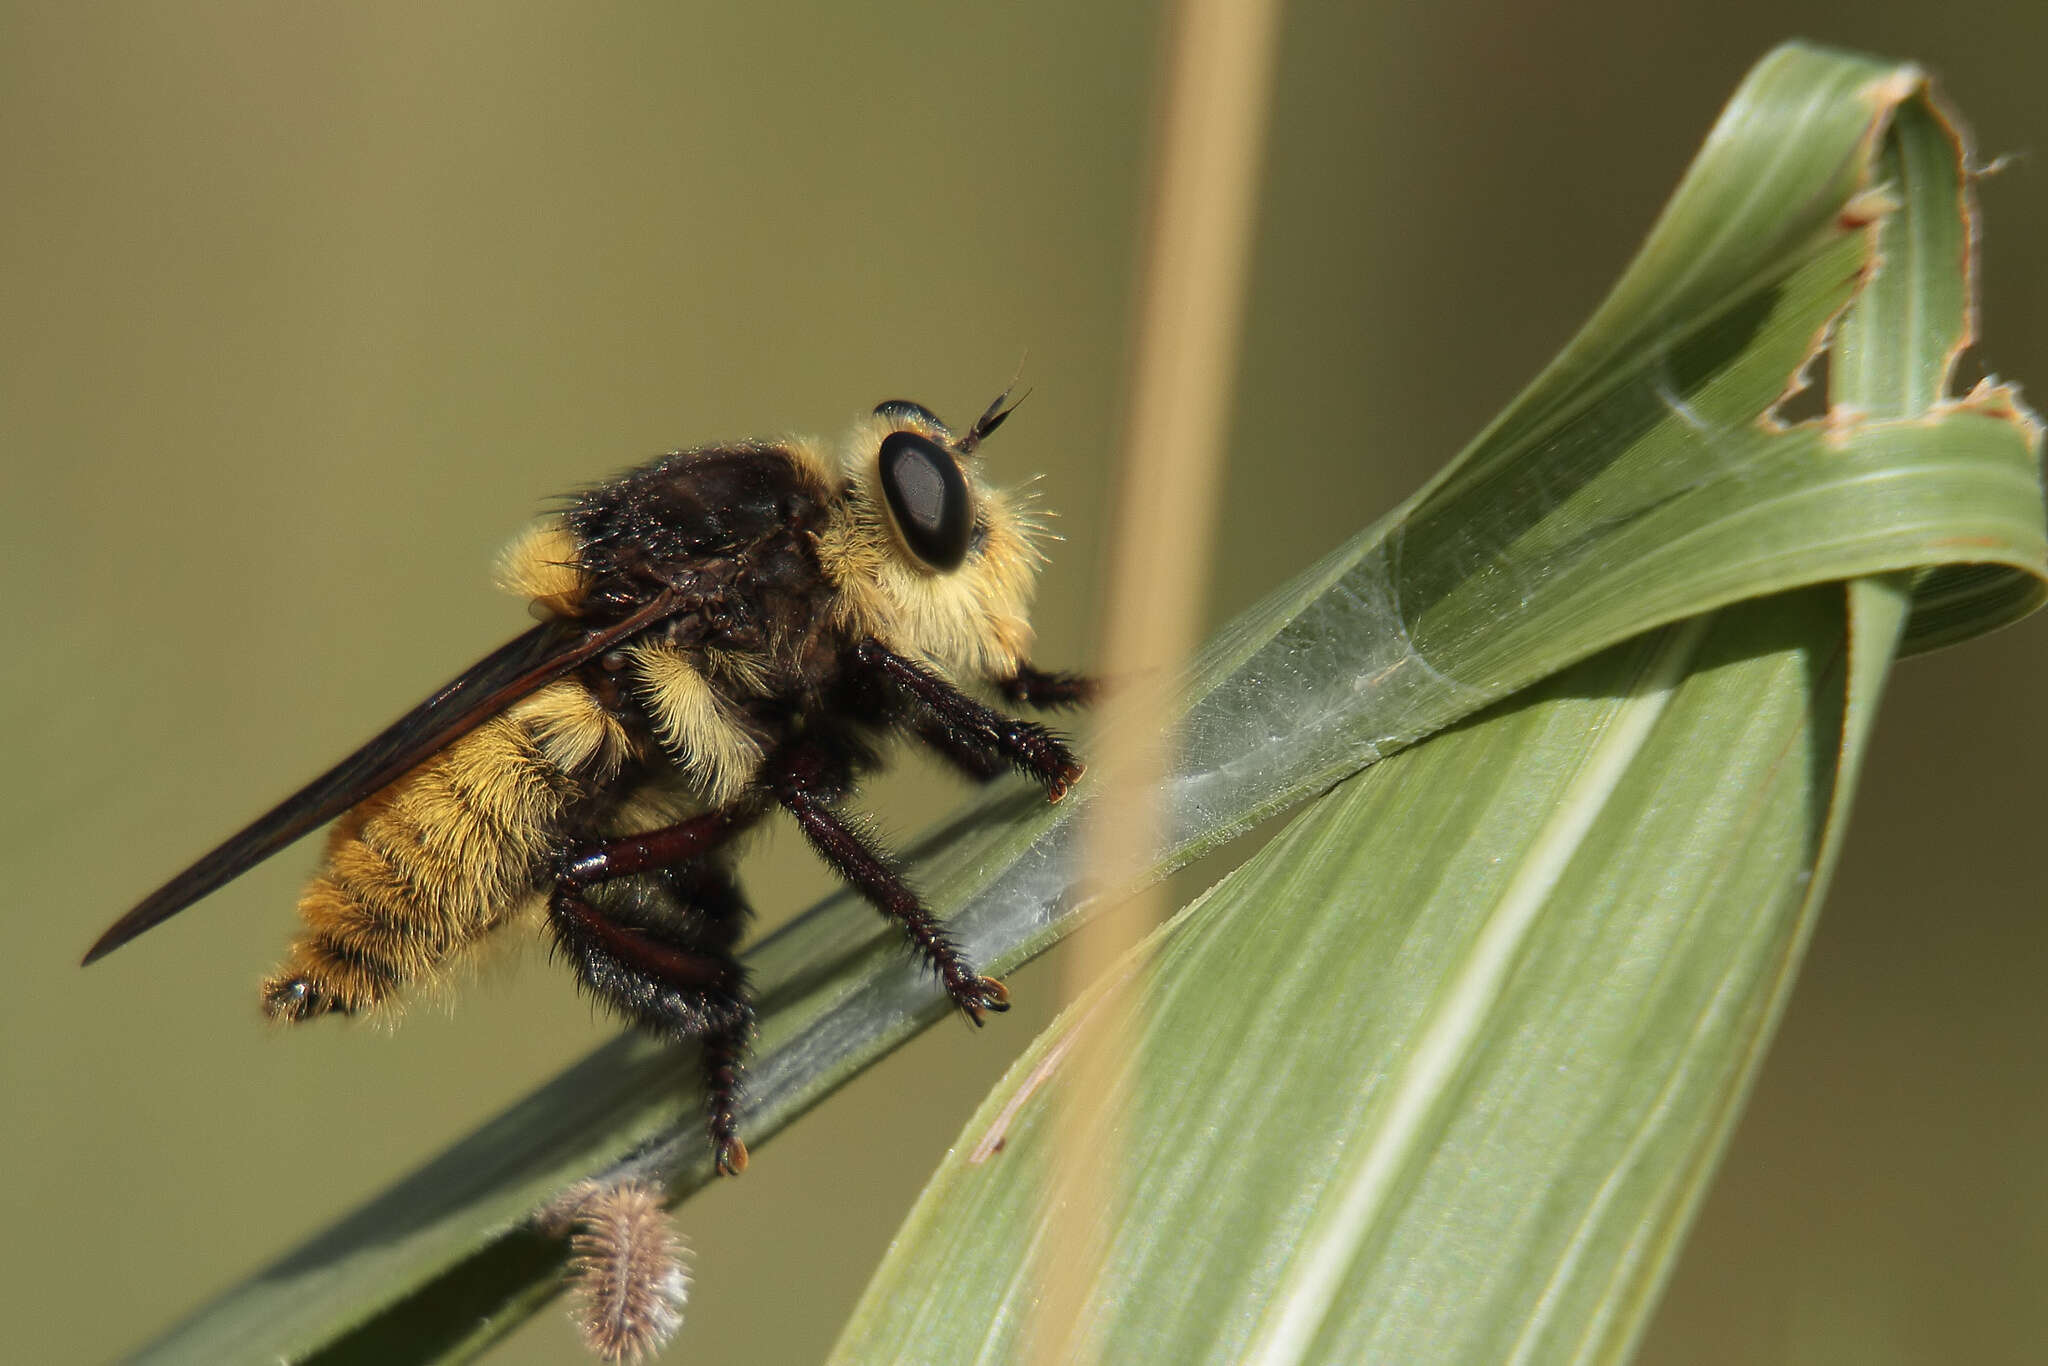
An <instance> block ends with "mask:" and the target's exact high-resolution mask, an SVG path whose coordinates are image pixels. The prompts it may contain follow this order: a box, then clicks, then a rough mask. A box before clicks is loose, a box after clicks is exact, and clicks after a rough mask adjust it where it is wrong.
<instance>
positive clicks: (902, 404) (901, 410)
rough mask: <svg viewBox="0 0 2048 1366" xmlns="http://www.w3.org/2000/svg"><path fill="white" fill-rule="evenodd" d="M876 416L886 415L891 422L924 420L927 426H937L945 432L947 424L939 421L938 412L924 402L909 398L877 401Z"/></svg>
mask: <svg viewBox="0 0 2048 1366" xmlns="http://www.w3.org/2000/svg"><path fill="white" fill-rule="evenodd" d="M875 416H876V417H886V418H888V419H889V420H890V421H891V422H903V421H906V420H909V421H916V422H922V423H924V424H926V425H927V426H930V427H935V428H937V429H938V430H939V431H942V432H943V431H945V430H946V424H945V423H943V422H941V421H939V417H938V414H936V413H934V412H933V411H932V410H931V409H929V408H927V407H925V406H924V405H923V404H922V403H912V402H911V401H910V400H909V399H907V398H892V399H888V400H885V401H884V402H881V403H877V404H876V405H875Z"/></svg>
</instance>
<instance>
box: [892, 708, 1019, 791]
mask: <svg viewBox="0 0 2048 1366" xmlns="http://www.w3.org/2000/svg"><path fill="white" fill-rule="evenodd" d="M910 733H911V734H913V735H915V736H916V737H917V738H918V739H919V740H921V741H923V742H924V744H925V746H926V748H928V749H930V750H931V751H932V752H933V753H935V754H937V755H938V756H939V757H940V758H941V759H944V760H945V761H946V762H947V763H949V764H951V765H952V766H953V767H955V768H957V769H959V770H960V771H961V772H962V773H964V774H966V775H967V776H968V777H969V778H972V779H973V780H974V781H975V782H977V783H985V782H989V781H991V780H993V779H996V778H1000V777H1001V776H1002V775H1003V774H1004V773H1005V772H1006V771H1007V770H1008V769H1009V767H1010V765H1009V762H1008V761H1007V760H1005V759H1004V758H1003V756H1002V755H1000V754H991V753H989V752H988V751H987V750H986V749H983V748H982V747H981V746H979V745H974V744H968V743H965V742H963V741H962V740H961V739H960V737H959V736H958V735H956V734H954V733H953V732H952V731H951V730H948V729H947V728H946V726H945V725H944V723H942V722H941V721H940V720H939V719H938V718H937V717H935V716H931V715H927V714H920V715H918V716H917V717H916V718H915V719H914V720H913V721H912V722H911V723H910Z"/></svg>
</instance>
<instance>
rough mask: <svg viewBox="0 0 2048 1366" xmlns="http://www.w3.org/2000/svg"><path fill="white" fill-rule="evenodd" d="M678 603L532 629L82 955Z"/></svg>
mask: <svg viewBox="0 0 2048 1366" xmlns="http://www.w3.org/2000/svg"><path fill="white" fill-rule="evenodd" d="M680 606H681V604H680V603H679V602H678V601H677V600H676V598H675V596H674V595H673V594H669V593H664V594H662V595H661V596H660V597H658V598H656V599H655V600H654V601H653V602H651V603H649V604H648V605H647V606H645V607H643V608H641V609H640V610H639V611H638V612H635V613H634V614H633V615H632V616H629V617H627V618H626V619H625V620H623V621H620V622H617V623H615V624H613V625H609V626H602V627H595V628H592V627H579V626H576V625H573V624H569V623H563V622H555V623H550V624H547V625H544V626H536V627H534V628H533V629H532V630H531V631H528V632H527V633H526V634H525V635H523V636H520V637H519V638H518V639H516V640H513V641H511V642H509V643H507V644H505V645H503V646H501V647H500V648H498V649H497V650H495V651H493V652H492V653H491V654H489V655H486V656H485V657H484V658H483V659H480V660H478V661H477V662H476V663H475V664H473V665H471V666H470V667H469V668H467V669H465V670H463V671H462V673H461V674H459V675H458V676H457V677H456V678H455V679H454V680H453V681H452V682H450V683H449V684H447V686H445V687H443V688H442V689H441V690H440V691H439V692H437V693H435V694H434V695H433V696H432V697H429V698H428V699H427V700H426V701H424V702H422V703H420V704H419V705H418V706H417V707H414V708H413V709H412V710H411V711H409V712H407V713H406V714H405V715H404V716H402V717H400V718H399V719H398V720H397V721H395V722H393V723H392V724H391V725H390V726H389V727H387V728H386V729H385V730H384V731H383V732H382V733H381V734H379V735H378V736H377V737H376V738H375V739H373V740H371V741H370V742H369V743H368V744H366V745H364V746H363V747H362V748H361V749H359V750H357V751H356V752H355V753H354V754H351V755H349V756H348V758H346V759H343V760H342V761H341V762H340V763H338V764H336V765H335V766H334V767H333V768H330V769H328V770H327V772H325V773H323V774H321V775H320V776H319V777H317V778H315V779H314V780H313V781H312V782H310V783H307V784H306V785H305V786H304V787H302V788H300V789H299V790H298V791H297V792H294V793H293V794H292V795H291V796H289V797H287V798H285V799H284V800H283V801H281V802H279V803H278V804H277V805H276V806H274V807H272V808H271V809H270V810H269V811H268V812H266V813H264V814H263V815H262V816H259V817H257V819H256V820H254V821H253V822H251V823H250V824H249V826H248V828H246V829H244V830H243V831H241V833H239V834H237V835H235V836H233V837H232V838H230V839H229V840H227V841H226V842H225V843H223V844H222V845H221V846H220V847H219V848H217V849H215V850H214V851H213V852H212V853H209V854H207V855H206V856H205V857H204V858H202V859H200V860H199V861H198V862H197V863H195V864H193V865H192V866H191V867H190V868H187V869H186V870H185V871H184V872H182V873H180V874H178V875H177V876H176V877H174V878H172V879H171V880H170V881H169V882H166V883H165V884H164V885H163V886H162V887H159V888H158V889H157V890H156V891H155V892H153V893H152V894H151V895H150V896H149V897H148V898H147V899H146V900H144V901H143V902H142V904H140V905H139V906H137V907H136V908H135V909H134V910H132V911H130V912H128V914H126V915H124V916H122V917H121V918H120V919H119V920H117V921H115V922H114V923H113V924H112V925H110V926H108V927H107V932H106V933H105V934H103V935H101V936H100V937H99V941H98V942H97V943H95V944H94V945H93V946H92V949H91V950H90V951H89V952H88V953H87V954H86V955H85V961H86V962H87V963H91V962H93V961H95V960H96V959H100V958H104V957H106V956H107V955H108V954H110V953H112V952H113V951H114V950H115V949H118V948H120V947H121V946H122V945H123V944H125V943H127V942H128V941H129V940H131V939H133V938H134V937H135V936H136V935H138V934H141V933H142V932H143V931H144V930H147V929H150V928H152V927H154V926H156V925H159V924H161V923H163V922H164V921H166V920H168V919H170V918H171V917H172V916H174V915H176V914H177V913H178V912H179V911H182V910H184V909H185V908H186V907H187V906H190V905H191V904H192V903H193V902H195V901H197V900H199V899H200V898H201V897H203V896H205V895H207V894H208V893H209V892H213V891H216V890H218V889H219V888H220V887H223V886H225V885H226V884H227V883H229V882H231V881H233V880H234V879H235V878H238V877H240V876H241V875H242V874H243V873H246V872H248V871H249V870H250V869H251V868H254V867H255V866H256V865H257V864H259V863H261V862H262V861H263V860H264V859H267V858H269V857H270V856H271V855H272V854H274V853H276V852H277V851H278V850H280V849H282V848H284V847H285V846H286V845H287V844H290V843H291V842H292V841H293V840H295V839H297V838H299V836H301V835H303V834H305V833H306V832H307V831H309V830H312V829H314V828H315V827H317V826H320V825H324V824H325V823H327V822H328V821H330V820H332V819H334V818H335V817H336V816H338V815H340V814H341V813H342V812H344V811H346V810H348V809H349V808H350V807H352V806H354V805H355V804H356V803H357V802H360V801H361V800H363V798H365V797H367V796H369V795H370V794H371V793H373V792H375V791H377V790H378V789H379V788H381V787H384V786H385V785H386V784H388V783H390V782H391V781H392V779H394V778H397V777H398V776H399V775H401V774H403V773H405V772H406V771H407V770H409V769H411V768H413V767H415V766H416V765H418V764H419V763H420V762H421V761H423V760H425V759H427V758H429V757H431V756H432V755H433V754H435V753H436V752H437V751H439V750H441V749H442V748H444V747H445V746H447V745H448V743H449V742H450V741H452V740H454V739H456V738H457V737H458V736H460V735H462V734H463V733H464V732H466V731H469V730H472V729H474V728H475V727H477V726H478V725H480V724H482V723H483V722H484V721H487V720H489V719H490V718H491V717H492V716H494V715H496V714H497V713H498V712H501V711H503V710H504V709H505V708H506V707H508V706H510V705H511V704H512V703H513V702H515V701H517V700H518V699H520V698H521V697H524V696H525V695H526V694H528V693H530V692H533V691H534V690H535V689H537V688H540V687H543V686H545V685H546V684H548V683H551V682H553V681H554V680H555V679H557V678H560V677H561V676H562V675H563V674H565V673H567V672H569V670H571V669H573V668H575V667H576V666H577V665H579V664H582V663H583V662H584V661H586V660H589V659H592V658H595V657H596V656H597V655H599V654H602V653H603V652H604V651H605V650H607V649H609V648H610V647H611V646H613V645H615V644H617V643H618V642H619V641H621V640H624V639H626V638H627V637H629V636H633V635H636V634H638V633H639V632H641V631H643V630H645V629H646V628H647V627H649V626H651V625H653V624H654V623H655V622H657V621H659V620H661V619H662V618H663V617H666V616H670V615H673V614H674V613H675V612H676V611H677V610H678V609H679V607H680Z"/></svg>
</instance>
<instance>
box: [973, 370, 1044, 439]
mask: <svg viewBox="0 0 2048 1366" xmlns="http://www.w3.org/2000/svg"><path fill="white" fill-rule="evenodd" d="M1023 376H1024V362H1023V361H1022V360H1019V361H1018V362H1017V373H1016V374H1014V375H1012V376H1010V382H1009V383H1008V384H1006V385H1004V386H1003V392H1001V393H1000V394H997V395H996V401H995V402H994V403H991V404H989V405H988V407H986V408H984V409H982V412H981V416H980V417H977V418H976V419H974V425H973V426H972V427H969V428H968V429H967V435H965V436H963V437H961V438H960V444H959V446H958V448H957V449H958V450H959V452H960V454H962V455H972V454H974V451H975V448H976V447H977V446H979V445H981V443H982V442H983V440H985V439H986V438H987V437H988V434H989V433H990V432H993V431H994V430H995V429H996V428H998V427H1000V426H1002V425H1003V423H1004V422H1006V421H1007V420H1009V416H1010V414H1011V413H1014V412H1016V411H1017V409H1018V408H1020V407H1022V406H1023V403H1024V400H1025V399H1027V398H1030V397H1031V391H1030V390H1029V389H1026V390H1025V391H1024V392H1023V393H1021V394H1017V401H1016V402H1015V403H1012V402H1010V395H1011V394H1016V393H1017V381H1018V380H1020V379H1022V378H1023Z"/></svg>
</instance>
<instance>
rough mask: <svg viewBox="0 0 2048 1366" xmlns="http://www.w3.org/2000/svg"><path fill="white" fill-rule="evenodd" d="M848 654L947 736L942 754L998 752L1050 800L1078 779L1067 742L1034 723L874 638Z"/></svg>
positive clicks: (1078, 763)
mask: <svg viewBox="0 0 2048 1366" xmlns="http://www.w3.org/2000/svg"><path fill="white" fill-rule="evenodd" d="M851 658H852V662H853V665H854V667H855V668H856V669H859V670H860V671H861V672H862V673H864V674H867V675H868V676H870V677H873V678H876V679H878V680H880V681H882V682H883V683H885V684H886V685H888V686H890V687H892V688H894V689H896V690H897V691H899V692H901V693H905V694H907V695H909V696H910V697H911V698H913V699H915V701H916V702H917V703H918V704H919V705H920V706H921V707H923V708H924V710H925V712H926V714H927V715H928V716H929V717H930V718H931V720H932V721H933V722H935V723H936V724H937V725H938V726H939V727H940V728H941V733H942V734H943V735H944V736H945V737H946V738H945V740H944V741H943V742H942V743H940V744H939V745H937V746H936V747H937V748H938V749H939V750H940V752H941V753H947V752H949V751H950V750H952V749H954V748H956V747H957V748H960V749H964V750H969V751H978V752H980V753H983V754H990V755H995V756H999V757H1001V758H1002V759H1004V760H1006V761H1007V762H1009V763H1011V764H1014V765H1015V766H1016V767H1017V768H1019V769H1021V770H1023V771H1024V772H1025V773H1027V774H1029V775H1031V776H1032V777H1034V778H1036V779H1037V780H1038V781H1039V782H1041V783H1043V784H1044V785H1045V794H1046V797H1047V799H1048V800H1050V801H1055V802H1056V801H1058V800H1059V799H1060V798H1062V797H1064V796H1066V795H1067V789H1068V788H1070V787H1072V786H1073V785H1074V784H1075V783H1076V782H1077V781H1079V779H1080V777H1081V773H1082V768H1081V761H1080V760H1078V759H1076V758H1075V757H1074V752H1073V751H1072V750H1070V749H1068V748H1067V744H1066V741H1064V740H1062V739H1061V738H1060V737H1059V736H1057V735H1055V734H1053V733H1052V732H1051V731H1050V730H1047V729H1046V728H1045V727H1044V726H1041V725H1039V724H1038V723H1037V722H1036V721H1020V720H1018V719H1017V718H1016V717H1014V716H1005V715H1004V714H1003V713H1002V712H999V711H997V710H996V709H995V708H994V707H989V706H984V705H983V704H982V703H980V702H977V701H975V700H974V699H973V698H971V697H969V696H968V695H967V694H966V693H963V692H961V691H960V690H959V689H958V688H956V687H954V686H953V685H952V684H951V683H948V682H947V681H946V680H945V679H943V678H940V677H939V676H938V675H937V674H935V673H933V672H932V671H931V670H930V669H927V668H925V667H924V666H923V665H922V664H917V663H914V662H912V661H911V660H908V659H905V658H904V657H903V656H902V655H899V654H897V653H896V652H895V651H894V650H891V649H889V648H888V647H887V646H885V645H883V644H882V643H881V642H880V641H878V640H873V639H869V640H864V641H862V642H861V643H860V644H858V645H856V646H854V647H853V650H852V653H851ZM1044 677H1047V678H1051V677H1053V676H1052V675H1044ZM956 762H957V761H956Z"/></svg>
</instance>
